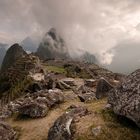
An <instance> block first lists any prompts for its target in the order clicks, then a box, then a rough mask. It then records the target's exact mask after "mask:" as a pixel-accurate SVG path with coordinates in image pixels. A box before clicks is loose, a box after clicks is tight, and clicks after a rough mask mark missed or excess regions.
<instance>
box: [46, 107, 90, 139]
mask: <svg viewBox="0 0 140 140" xmlns="http://www.w3.org/2000/svg"><path fill="white" fill-rule="evenodd" d="M87 114H88V110H87V109H86V108H84V107H76V106H74V105H73V106H70V107H69V108H68V111H67V112H66V113H64V114H63V115H62V116H60V117H59V118H58V119H57V120H56V121H55V123H54V125H53V126H52V127H51V128H50V130H49V133H48V140H72V139H73V134H74V129H75V128H74V126H73V124H74V121H75V119H76V118H77V117H82V116H85V115H87Z"/></svg>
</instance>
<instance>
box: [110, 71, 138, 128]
mask: <svg viewBox="0 0 140 140" xmlns="http://www.w3.org/2000/svg"><path fill="white" fill-rule="evenodd" d="M108 96H109V99H108V102H109V103H110V104H111V105H112V107H113V110H114V112H115V113H116V114H118V115H121V116H124V117H127V118H129V119H131V120H133V121H134V122H135V123H136V124H137V125H138V126H139V127H140V69H139V70H137V71H135V72H133V73H132V74H130V75H129V76H128V77H126V79H125V81H124V82H122V84H121V85H120V86H118V87H117V88H115V89H113V90H111V91H110V93H109V94H108Z"/></svg>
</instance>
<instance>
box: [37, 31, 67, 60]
mask: <svg viewBox="0 0 140 140" xmlns="http://www.w3.org/2000/svg"><path fill="white" fill-rule="evenodd" d="M36 54H37V56H39V58H41V59H43V60H47V59H66V58H68V57H69V55H68V49H67V46H66V44H65V42H64V40H63V39H62V38H61V36H60V35H59V34H58V33H57V31H56V29H54V28H51V29H50V30H49V32H47V33H46V34H45V36H44V38H43V40H42V42H41V43H40V46H39V48H38V49H37V52H36Z"/></svg>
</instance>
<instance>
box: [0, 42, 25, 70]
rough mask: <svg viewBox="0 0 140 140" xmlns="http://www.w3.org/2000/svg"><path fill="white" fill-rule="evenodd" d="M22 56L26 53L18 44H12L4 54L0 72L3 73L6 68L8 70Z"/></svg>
mask: <svg viewBox="0 0 140 140" xmlns="http://www.w3.org/2000/svg"><path fill="white" fill-rule="evenodd" d="M24 54H26V52H25V51H24V50H23V48H22V47H21V46H20V45H19V44H18V43H15V44H13V45H12V46H11V47H10V48H9V49H8V50H7V52H6V55H5V57H4V60H3V63H2V66H1V72H4V71H5V70H7V69H8V68H10V67H11V66H12V65H13V64H14V62H15V61H16V60H17V59H18V58H19V57H22V56H23V55H24Z"/></svg>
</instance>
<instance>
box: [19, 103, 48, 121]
mask: <svg viewBox="0 0 140 140" xmlns="http://www.w3.org/2000/svg"><path fill="white" fill-rule="evenodd" d="M18 111H19V114H21V115H27V116H29V117H31V118H38V117H44V116H46V115H47V113H48V107H47V106H45V105H43V104H39V103H37V102H25V103H24V104H23V105H22V106H20V107H19V109H18Z"/></svg>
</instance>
